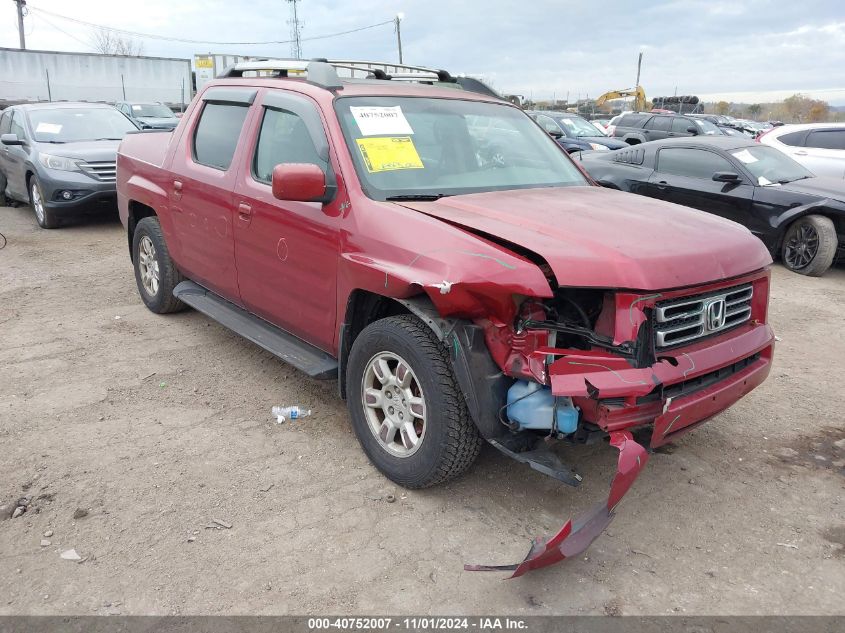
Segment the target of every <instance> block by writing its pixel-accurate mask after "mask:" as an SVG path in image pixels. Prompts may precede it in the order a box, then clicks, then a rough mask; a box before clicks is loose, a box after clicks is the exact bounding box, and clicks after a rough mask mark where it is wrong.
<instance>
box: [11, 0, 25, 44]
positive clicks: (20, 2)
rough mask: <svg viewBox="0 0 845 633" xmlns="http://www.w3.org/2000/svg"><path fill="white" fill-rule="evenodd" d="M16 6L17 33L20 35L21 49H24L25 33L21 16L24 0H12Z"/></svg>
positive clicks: (22, 14)
mask: <svg viewBox="0 0 845 633" xmlns="http://www.w3.org/2000/svg"><path fill="white" fill-rule="evenodd" d="M12 1H13V2H14V3H15V4H16V5H17V6H18V35H19V36H20V42H21V50H22V51H25V50H26V35H24V32H23V16H24V12H23V11H24V7H25V6H26V0H12Z"/></svg>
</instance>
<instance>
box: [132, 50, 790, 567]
mask: <svg viewBox="0 0 845 633" xmlns="http://www.w3.org/2000/svg"><path fill="white" fill-rule="evenodd" d="M259 68H260V69H262V70H265V71H267V72H264V73H263V74H264V75H267V74H268V73H271V74H273V75H275V76H270V77H267V76H263V77H260V78H258V77H252V78H250V77H247V76H245V75H249V74H255V72H254V71H255V70H257V69H259ZM250 71H252V72H251V73H250ZM376 74H378V75H379V77H380V78H375V77H373V78H370V79H357V80H356V79H341V78H339V77H338V73H337V70H336V68H335V67H334V66H332V65H331V64H329V63H326V62H322V61H314V62H310V63H305V62H291V61H278V62H262V63H259V64H252V65H249V64H247V65H245V66H236V67H234V68H233V69H230V71H229V72H228V76H227V77H226V78H222V79H219V80H217V81H214V82H212V83H211V84H209V85H208V86H207V87H205V88H204V89H203V90H202V91H201V93H200V94H199V95H198V96H197V97H196V98H195V99H194V101H193V103H192V104H191V106H190V108H189V109H188V111H187V112H186V114H185V116H184V117H183V118H182V120H181V122H180V123H179V126H178V127H177V128H176V130H175V131H173V132H168V131H162V132H159V131H150V132H139V133H130V134H129V135H128V136H127V137H126V138H125V140H124V141H123V143H122V144H121V146H120V152H119V156H118V162H117V191H118V200H119V207H120V217H121V220H122V222H123V224H124V225H125V227H126V229H127V235H128V243H129V249H130V254H131V258H132V262H133V264H134V267H135V276H136V280H137V283H138V291H139V293H140V295H141V298H142V300H143V301H144V303H145V304H146V305H147V307H148V308H149V309H150V310H152V311H153V312H156V313H159V314H161V313H166V312H174V311H177V310H180V309H182V308H184V307H185V306H186V305H188V306H192V307H194V308H195V309H197V310H199V311H201V312H203V313H205V314H207V315H208V316H210V317H211V318H213V319H215V320H217V321H219V322H220V323H222V324H224V325H226V326H228V327H229V328H231V329H233V330H234V331H236V332H238V333H239V334H241V335H243V336H244V337H246V338H247V339H249V340H251V341H253V342H254V343H256V344H257V345H260V346H261V347H263V348H265V349H267V350H269V351H270V352H272V353H274V354H276V355H277V356H279V357H280V358H282V359H284V360H285V361H287V362H289V363H291V364H292V365H294V366H296V367H298V368H299V369H301V370H302V371H304V372H306V373H307V374H309V375H310V376H313V377H315V378H337V380H338V384H339V390H340V396H341V397H343V398H345V399H346V400H347V402H348V406H349V414H350V418H351V420H352V426H353V428H354V431H355V434H356V435H357V437H358V440H359V441H360V443H361V446H362V448H363V449H364V451H365V452H366V454H367V455H368V456H369V458H370V460H371V461H372V462H373V464H374V465H375V466H376V467H377V468H378V469H379V470H380V471H381V472H382V473H384V474H385V475H386V476H387V477H388V478H390V479H391V480H393V481H394V482H396V483H397V484H400V485H402V486H406V487H409V488H422V487H425V486H431V485H434V484H439V483H442V482H444V481H446V480H448V479H451V478H452V477H455V476H456V475H458V474H460V473H462V472H463V471H465V470H466V469H467V468H468V467H469V466H470V465H471V464H472V463H473V461H474V460H475V459H476V456H477V455H478V453H479V450H480V447H481V444H482V440H486V441H488V442H489V443H491V444H492V445H493V446H495V447H496V448H497V449H499V450H501V451H502V452H504V453H505V454H507V455H509V456H511V457H513V458H515V459H517V460H518V461H521V462H524V463H526V464H528V465H530V466H531V467H533V468H535V469H537V470H538V471H541V472H543V473H545V474H548V475H550V476H552V477H555V478H557V479H559V480H560V481H563V482H565V483H569V484H572V485H577V484H578V483H579V482H580V480H581V477H580V476H579V475H577V474H575V473H574V472H573V471H572V469H571V468H569V467H568V466H567V465H566V464H563V463H562V462H561V459H560V458H559V456H558V454H557V453H555V452H553V451H552V450H550V445H551V444H553V440H561V441H564V442H570V443H587V442H590V441H593V440H598V439H602V438H607V437H608V436H609V440H610V444H611V445H613V446H614V447H616V448H617V449H618V450H619V459H618V468H617V472H616V475H615V477H614V479H613V482H612V484H611V490H610V495H609V497H608V499H607V501H606V502H602V503H601V504H599V506H596V507H595V508H594V509H593V510H592V511H590V512H588V513H587V514H586V515H585V516H583V517H581V518H580V519H579V520H578V521H575V522H572V521H570V522H568V523H567V524H566V525H564V526H563V528H562V529H561V530H560V531H559V532H558V533H557V534H555V535H553V536H552V537H551V538H549V539H538V540H537V541H535V543H534V544H533V546H532V548H531V551H530V552H529V555H528V557H527V558H526V559H525V560H524V561H523V562H522V563H520V564H518V565H509V566H501V567H489V566H485V565H468V566H467V567H466V568H467V569H507V570H513V571H514V575H515V576H518V575H521V574H523V573H525V572H526V571H529V570H531V569H535V568H537V567H542V566H545V565H548V564H551V563H554V562H557V561H559V560H562V559H563V558H567V557H571V556H573V555H576V554H578V553H579V552H581V551H583V550H584V549H585V548H586V547H587V546H589V544H590V543H591V542H592V540H593V539H595V538H596V537H597V536H598V535H599V534H600V533H601V531H602V530H603V529H604V527H606V525H607V524H608V523H609V522H610V519H611V518H612V516H613V509H614V507H615V505H616V504H617V503H618V502H619V500H620V498H621V497H622V495H624V494H625V492H626V491H627V490H628V488H629V487H630V486H631V484H632V482H633V481H634V479H635V478H636V476H637V474H638V473H639V471H640V470H641V468H642V467H643V466H644V464H645V462H646V460H647V458H648V452H647V451H646V449H645V448H644V447H643V446H642V445H641V443H642V444H645V443H648V444H650V446H651V447H656V446H660V445H661V444H664V443H666V442H668V441H671V440H673V439H675V438H676V437H678V436H680V435H682V434H683V433H685V432H687V431H689V430H690V429H692V428H693V427H695V426H696V425H697V424H699V423H701V422H703V421H705V420H707V419H708V418H711V417H712V416H714V415H716V414H717V413H719V412H720V411H722V410H724V409H725V408H726V407H729V406H730V405H732V404H733V403H734V402H736V401H737V400H738V399H739V398H741V397H742V396H744V395H745V394H746V393H748V392H749V391H751V390H752V389H754V388H755V387H756V386H757V385H759V384H760V383H761V382H763V380H764V379H765V378H766V376H767V375H768V373H769V370H770V367H771V362H772V353H773V341H774V336H773V333H772V330H771V328H770V327H769V325H767V322H766V313H767V309H768V297H769V269H768V267H769V264H770V263H771V259H770V257H769V253H768V252H767V251H766V249H765V248H764V246H763V245H762V243H761V242H760V241H759V240H758V239H756V238H755V237H754V236H753V235H752V234H751V233H750V232H749V231H748V230H747V229H745V228H744V227H742V226H740V225H739V224H735V223H733V222H730V221H727V220H724V219H721V218H717V217H714V216H712V215H709V214H706V213H702V212H700V211H694V210H691V209H688V208H685V207H681V206H676V205H673V204H669V203H664V202H660V201H657V200H652V199H649V198H643V197H640V196H634V195H630V194H627V193H621V192H617V191H611V190H608V189H603V188H601V187H598V186H595V184H594V183H593V182H591V181H590V179H589V177H587V176H586V175H585V174H584V173H583V172H581V171H580V169H579V168H578V167H577V166H576V165H575V164H574V163H573V162H572V161H571V160H570V159H569V157H568V156H567V155H566V152H564V151H563V150H561V148H560V147H559V146H558V145H557V144H556V143H555V142H554V140H553V139H551V138H550V137H549V136H548V135H547V134H545V133H544V132H543V131H542V130H541V129H540V128H539V127H538V126H537V125H536V124H535V123H534V122H533V121H532V120H531V119H530V118H529V117H528V116H527V115H526V114H525V113H524V112H522V111H521V110H520V109H519V108H518V107H515V106H514V105H512V104H509V103H505V102H503V101H499V100H496V99H495V98H492V97H488V96H485V95H481V94H475V93H471V92H466V91H463V90H458V89H452V88H446V87H441V86H439V85H424V84H421V83H410V82H407V81H396V80H392V81H391V80H389V77H386V76H384V75H383V74H380V73H376ZM438 79H439V80H440V81H439V82H432V83H442V82H444V81H449V80H450V77H449V76H448V73H445V72H441V74H440V77H439V78H438ZM635 435H636V438H637V440H639V442H638V441H637V440H635Z"/></svg>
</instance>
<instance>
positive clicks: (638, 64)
mask: <svg viewBox="0 0 845 633" xmlns="http://www.w3.org/2000/svg"><path fill="white" fill-rule="evenodd" d="M642 66H643V52H642V51H640V57H639V59H638V60H637V83H635V84H634V88H636V87H638V86H639V85H640V69H641V68H642Z"/></svg>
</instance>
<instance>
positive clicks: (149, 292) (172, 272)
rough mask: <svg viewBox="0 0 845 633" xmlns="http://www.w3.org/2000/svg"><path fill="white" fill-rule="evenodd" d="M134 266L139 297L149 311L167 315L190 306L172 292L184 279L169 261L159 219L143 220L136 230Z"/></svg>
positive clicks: (134, 235) (133, 255)
mask: <svg viewBox="0 0 845 633" xmlns="http://www.w3.org/2000/svg"><path fill="white" fill-rule="evenodd" d="M132 263H133V264H134V267H135V282H136V283H137V284H138V294H140V295H141V299H142V300H143V302H144V304H145V305H146V306H147V308H149V309H150V311H152V312H155V313H156V314H167V313H168V312H179V311H180V310H184V309H185V308H186V307H187V306H186V305H185V304H184V303H182V302H181V301H179V299H177V298H176V297H174V296H173V289H174V288H175V287H176V285H177V284H178V283H179V282H182V281H184V280H185V278H184V277H183V276H182V273H180V272H179V269H178V268H176V264H174V263H173V260H172V259H171V258H170V251H169V250H167V244H166V243H165V241H164V235H162V232H161V225H160V224H159V222H158V218H154V217H150V218H143V219H142V220H141V221H140V222H138V225H137V226H136V227H135V233H134V234H133V235H132Z"/></svg>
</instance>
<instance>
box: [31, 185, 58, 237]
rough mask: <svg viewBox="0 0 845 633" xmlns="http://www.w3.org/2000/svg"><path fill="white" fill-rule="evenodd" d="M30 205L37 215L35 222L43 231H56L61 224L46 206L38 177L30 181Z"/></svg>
mask: <svg viewBox="0 0 845 633" xmlns="http://www.w3.org/2000/svg"><path fill="white" fill-rule="evenodd" d="M29 204H30V206H31V207H32V210H33V212H34V213H35V221H36V222H38V226H40V227H41V228H42V229H56V228H58V227H59V226H61V222H60V221H59V219H58V218H57V217H56V214H55V212H53V211H51V210H50V209H48V208H47V207H46V206H45V205H44V196H42V195H41V185H40V184H39V182H38V178H37V177H36V176H32V177H31V178H30V179H29Z"/></svg>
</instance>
